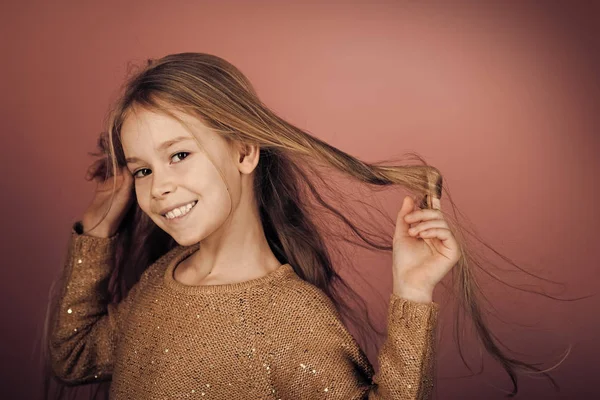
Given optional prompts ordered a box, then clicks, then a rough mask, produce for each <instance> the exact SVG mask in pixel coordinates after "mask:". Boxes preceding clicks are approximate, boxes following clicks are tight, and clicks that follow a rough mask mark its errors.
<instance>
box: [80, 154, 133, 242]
mask: <svg viewBox="0 0 600 400" xmlns="http://www.w3.org/2000/svg"><path fill="white" fill-rule="evenodd" d="M107 164H108V158H103V159H100V160H97V161H95V162H94V163H93V164H92V165H91V166H90V167H89V168H88V171H87V174H86V176H85V178H86V180H94V181H95V182H96V183H97V185H96V192H95V193H94V198H93V199H92V202H91V204H90V205H89V207H88V208H87V210H86V211H85V212H84V214H83V218H82V220H81V222H82V224H83V230H84V233H85V234H87V235H91V236H97V237H104V238H107V237H110V236H113V235H115V234H116V233H117V230H118V228H119V226H120V224H121V221H122V220H123V218H124V217H125V214H126V213H127V210H128V209H129V208H130V206H131V205H132V203H133V198H134V194H133V190H132V189H133V176H132V175H131V173H130V172H129V170H127V168H126V167H121V168H120V169H118V170H117V176H116V180H117V185H116V188H115V193H114V197H113V198H112V204H111V197H112V196H113V186H114V181H113V179H114V178H113V176H112V175H109V174H107ZM107 175H108V176H107ZM105 213H107V214H106V216H104V214H105ZM96 225H97V226H96Z"/></svg>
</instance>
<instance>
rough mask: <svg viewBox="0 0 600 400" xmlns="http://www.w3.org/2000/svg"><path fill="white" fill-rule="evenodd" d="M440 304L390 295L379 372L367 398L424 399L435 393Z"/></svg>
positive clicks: (380, 352)
mask: <svg viewBox="0 0 600 400" xmlns="http://www.w3.org/2000/svg"><path fill="white" fill-rule="evenodd" d="M438 313H439V305H438V304H437V303H433V302H432V303H426V304H424V303H416V302H413V301H410V300H407V299H403V298H401V297H399V296H396V295H395V294H393V293H392V294H391V296H390V304H389V311H388V336H387V338H386V340H385V341H384V343H383V345H382V346H381V348H380V350H379V356H378V361H379V371H378V372H377V374H375V376H374V377H373V379H372V381H373V385H374V386H373V387H371V389H370V392H369V395H368V397H367V398H368V399H390V400H391V399H395V400H396V399H397V400H400V399H402V400H409V399H410V400H413V399H414V400H417V399H418V400H425V399H430V398H431V395H432V392H433V378H434V373H435V344H436V335H435V333H436V328H437V319H438Z"/></svg>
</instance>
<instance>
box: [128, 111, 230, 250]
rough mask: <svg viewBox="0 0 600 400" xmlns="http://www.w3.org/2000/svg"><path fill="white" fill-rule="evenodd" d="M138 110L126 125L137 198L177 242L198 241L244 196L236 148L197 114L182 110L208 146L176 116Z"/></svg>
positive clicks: (213, 230) (210, 231) (207, 234)
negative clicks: (232, 200)
mask: <svg viewBox="0 0 600 400" xmlns="http://www.w3.org/2000/svg"><path fill="white" fill-rule="evenodd" d="M136 111H137V112H136V113H131V114H129V116H128V117H127V119H126V120H125V122H124V123H123V126H122V129H121V141H122V144H123V151H124V153H125V157H126V159H127V168H128V169H129V171H130V172H131V173H132V175H133V178H134V185H135V193H136V197H137V202H138V204H139V206H140V208H141V209H142V211H144V212H145V213H146V214H147V215H148V216H149V217H150V218H152V220H153V221H154V222H155V223H156V225H158V226H159V227H160V228H161V229H163V230H164V231H165V232H167V233H168V234H169V235H171V237H173V238H174V239H175V240H176V241H177V243H179V244H180V245H183V246H188V245H192V244H195V243H198V242H200V241H201V240H203V239H204V238H206V237H207V236H209V235H210V234H212V233H214V232H215V231H217V230H218V229H219V228H220V227H221V226H222V225H223V224H224V223H225V222H226V220H227V218H228V216H229V214H230V210H231V209H232V208H233V207H234V205H233V204H231V198H233V199H234V201H235V199H237V198H238V197H239V186H240V185H239V180H240V174H239V171H238V170H237V168H236V164H235V163H234V162H233V161H234V159H235V156H234V152H233V151H232V147H231V146H230V145H229V143H228V142H227V141H226V140H225V139H224V138H223V137H222V136H220V135H219V134H217V133H215V132H213V131H212V130H211V129H209V128H208V127H207V126H206V125H204V124H202V123H201V122H200V120H198V119H197V118H194V117H191V116H189V115H186V114H183V113H177V116H178V117H180V118H182V119H183V120H184V121H185V122H186V123H187V124H188V126H189V127H190V128H191V129H192V131H193V132H194V133H195V136H196V138H197V139H198V141H199V142H200V144H201V147H202V148H201V147H199V146H198V143H197V142H196V141H195V140H194V138H193V137H192V136H191V134H190V132H189V131H188V130H186V129H185V128H184V126H183V125H182V124H181V123H180V122H179V121H177V120H176V119H174V118H171V117H170V116H167V115H163V114H159V113H156V112H153V111H148V110H145V109H140V108H137V109H136ZM219 170H220V171H221V173H222V174H223V177H221V175H220V173H219ZM228 187H229V189H230V190H232V191H233V192H232V193H231V195H232V197H231V198H230V196H229V194H228Z"/></svg>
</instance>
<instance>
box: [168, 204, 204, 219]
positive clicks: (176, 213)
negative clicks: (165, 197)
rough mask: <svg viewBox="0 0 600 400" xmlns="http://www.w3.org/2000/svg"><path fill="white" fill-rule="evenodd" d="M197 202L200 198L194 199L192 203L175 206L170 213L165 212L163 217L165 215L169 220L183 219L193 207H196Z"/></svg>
mask: <svg viewBox="0 0 600 400" xmlns="http://www.w3.org/2000/svg"><path fill="white" fill-rule="evenodd" d="M196 203H198V200H194V201H192V202H191V203H188V204H186V205H183V206H181V207H178V208H175V209H173V210H171V211H169V212H168V213H166V214H164V215H163V217H165V218H166V219H167V220H168V221H171V220H178V219H181V218H183V217H185V216H186V215H188V214H189V212H190V211H191V209H192V208H194V206H195V205H196Z"/></svg>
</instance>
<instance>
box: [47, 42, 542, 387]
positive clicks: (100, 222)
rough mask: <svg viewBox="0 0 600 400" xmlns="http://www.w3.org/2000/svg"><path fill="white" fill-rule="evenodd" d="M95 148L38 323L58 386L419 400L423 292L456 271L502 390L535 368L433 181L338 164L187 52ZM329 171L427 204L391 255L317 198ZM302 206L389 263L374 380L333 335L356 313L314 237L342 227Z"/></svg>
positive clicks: (426, 364)
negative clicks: (477, 285) (505, 342)
mask: <svg viewBox="0 0 600 400" xmlns="http://www.w3.org/2000/svg"><path fill="white" fill-rule="evenodd" d="M99 144H100V147H101V149H102V150H103V152H104V153H105V155H106V157H104V158H102V159H100V160H98V161H97V162H96V163H94V164H93V165H92V167H90V170H89V171H88V176H87V178H88V179H95V180H96V181H97V182H98V186H97V191H96V195H95V197H94V200H93V202H92V204H91V206H90V207H89V208H88V210H87V211H86V212H85V213H84V215H83V218H82V220H81V221H80V222H77V223H76V224H75V226H74V227H73V232H72V236H71V240H70V244H69V250H68V257H67V262H66V265H65V267H64V274H63V282H62V284H61V285H59V286H58V288H59V289H60V291H59V292H58V299H57V301H56V303H55V308H54V310H55V311H54V312H53V313H52V314H51V315H50V318H49V320H48V321H49V339H48V354H49V361H50V366H51V368H52V371H53V373H54V374H55V375H56V377H57V378H58V379H59V380H60V381H62V382H65V383H68V384H83V383H90V382H101V381H104V382H110V392H109V396H110V398H114V399H125V398H136V399H137V398H139V399H158V398H161V399H167V398H168V399H172V398H207V399H321V398H323V399H325V398H327V399H366V398H369V399H425V398H429V397H430V394H431V392H432V388H433V370H434V359H435V345H434V343H435V331H436V323H437V316H438V308H439V307H438V305H437V304H436V303H433V302H432V293H433V290H434V288H435V287H436V285H437V283H438V282H440V280H442V278H443V277H444V276H445V275H446V274H447V273H448V272H449V271H450V270H451V269H452V268H453V267H455V265H456V269H458V275H459V276H460V278H461V280H460V284H462V285H464V287H463V293H465V295H464V296H463V301H464V303H465V304H468V305H469V309H470V311H471V312H472V316H473V318H474V320H475V322H476V326H477V327H478V332H479V334H480V335H481V337H482V339H483V341H484V345H485V346H486V348H487V349H488V351H490V352H491V353H492V355H494V357H496V359H498V360H499V361H500V362H501V363H502V364H503V366H504V367H505V369H506V370H507V372H508V373H509V374H510V376H511V378H512V379H513V383H514V386H515V387H514V393H516V378H515V375H514V372H515V369H516V368H518V367H521V368H523V369H531V370H537V369H536V367H533V366H529V365H528V364H524V363H520V362H519V361H516V360H512V359H509V358H507V357H505V356H504V355H503V354H502V352H501V351H500V350H499V349H498V348H497V347H496V346H495V343H494V342H493V341H492V339H491V336H490V335H489V333H488V331H487V328H486V326H485V324H484V323H483V321H482V318H481V316H480V315H479V312H478V308H477V305H476V304H477V303H476V302H475V300H474V298H472V292H473V289H474V284H473V282H472V280H470V279H469V277H470V275H469V270H468V268H467V257H466V255H467V253H466V252H465V251H464V250H463V246H462V245H461V241H459V240H458V238H457V237H455V233H456V232H458V233H460V230H456V232H455V230H454V229H451V228H450V225H449V223H448V222H447V221H446V219H445V215H444V214H443V213H442V210H441V204H440V200H439V199H440V197H441V194H442V185H441V182H442V181H441V176H440V174H439V172H438V171H437V170H436V169H435V168H433V167H430V166H427V165H419V166H402V167H400V166H383V165H375V164H367V163H364V162H362V161H360V160H358V159H356V158H354V157H352V156H350V155H348V154H345V153H343V152H342V151H340V150H338V149H336V148H334V147H332V146H330V145H328V144H326V143H324V142H322V141H320V140H318V139H316V138H315V137H313V136H311V135H309V134H308V133H306V132H304V131H302V130H300V129H298V128H296V127H294V126H292V125H291V124H289V123H287V122H285V121H284V120H282V119H281V118H279V117H278V116H276V115H275V114H274V113H273V112H272V111H270V110H269V109H268V108H267V107H266V106H264V105H263V104H262V103H261V102H260V100H259V99H258V97H257V95H256V94H255V92H254V90H253V88H252V86H251V85H250V83H249V82H248V80H247V79H246V78H245V77H244V76H243V75H242V73H241V72H240V71H238V70H237V69H236V68H235V67H234V66H232V65H231V64H229V63H228V62H226V61H225V60H223V59H221V58H218V57H215V56H212V55H207V54H198V53H183V54H174V55H169V56H166V57H164V58H162V59H160V60H158V61H155V62H149V64H148V66H147V67H146V68H144V69H143V70H142V71H139V72H138V73H137V74H135V76H133V77H132V78H131V79H130V80H129V82H127V84H126V86H125V89H124V93H123V96H122V97H121V99H120V100H119V101H118V103H117V105H116V107H115V109H114V110H113V111H112V112H111V114H110V117H109V122H108V135H103V136H101V139H100V142H99ZM108 160H110V162H108ZM323 166H324V167H333V168H335V169H336V170H338V171H339V172H342V173H345V174H347V175H349V176H351V177H353V178H355V179H357V180H359V181H360V182H363V183H366V184H369V185H375V186H389V185H393V184H399V185H402V186H404V187H405V188H407V189H409V190H411V191H413V192H415V193H416V194H417V195H418V196H419V198H421V199H423V201H422V202H420V203H419V204H418V205H416V204H415V202H414V200H413V198H412V197H410V196H407V197H405V198H404V201H403V203H402V206H401V208H400V210H399V212H398V215H397V220H396V222H395V224H396V228H395V232H394V236H393V240H392V246H390V243H389V241H388V242H382V241H381V239H380V240H379V241H378V240H377V237H376V235H375V234H373V233H372V231H369V230H368V229H366V228H364V227H363V226H360V227H359V226H358V225H356V224H354V223H353V222H351V221H350V220H349V219H348V218H346V216H345V215H344V214H343V213H341V212H339V211H338V210H337V209H336V208H335V207H333V206H332V205H331V204H330V203H329V202H328V201H326V200H325V199H324V197H323V196H322V195H321V193H323V190H317V183H320V184H321V185H324V186H325V187H327V186H328V185H329V183H328V182H327V180H326V179H325V178H324V177H323V175H322V174H321V173H320V171H319V169H318V168H317V167H323ZM108 177H111V179H108ZM134 196H135V199H136V201H134V200H133V198H134ZM311 199H314V204H316V205H318V206H320V207H322V210H324V211H327V212H329V215H333V216H334V217H336V218H337V221H341V222H342V223H343V224H344V225H345V226H347V227H350V228H351V229H352V232H353V234H354V235H355V236H356V237H357V238H358V239H359V240H360V241H362V242H360V243H359V244H360V245H362V246H364V247H368V248H374V249H379V250H392V273H393V293H392V294H391V295H390V299H389V300H390V301H389V308H388V331H387V336H386V339H385V342H384V343H383V345H382V346H381V348H380V353H379V355H378V361H379V366H380V370H379V371H378V373H377V374H374V373H373V368H372V367H371V365H370V364H369V361H368V360H367V358H366V356H365V354H364V353H363V351H362V350H361V348H360V347H359V345H358V343H357V342H356V341H355V340H354V338H353V336H352V335H351V334H350V333H349V332H348V330H347V329H346V328H345V326H344V324H343V323H342V320H341V318H342V317H343V316H349V318H352V317H351V316H352V313H351V312H350V310H349V307H348V306H347V305H346V304H345V301H343V300H342V296H341V289H346V290H349V292H350V293H351V290H350V288H349V286H348V285H347V284H346V283H345V282H344V281H343V279H342V278H341V277H340V276H339V275H338V274H337V273H336V271H335V269H334V268H333V263H332V261H331V257H330V250H329V249H328V248H327V246H326V241H325V239H326V238H329V234H333V233H334V230H335V229H336V228H334V227H333V226H328V224H325V223H323V221H322V220H320V219H319V218H316V217H315V216H316V215H317V212H316V211H314V212H313V211H312V209H311V207H310V204H311V202H310V200H311ZM328 227H329V228H330V229H329V230H328ZM344 239H345V240H347V241H349V242H351V243H356V242H353V241H352V240H351V239H355V238H349V237H347V238H344Z"/></svg>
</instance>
